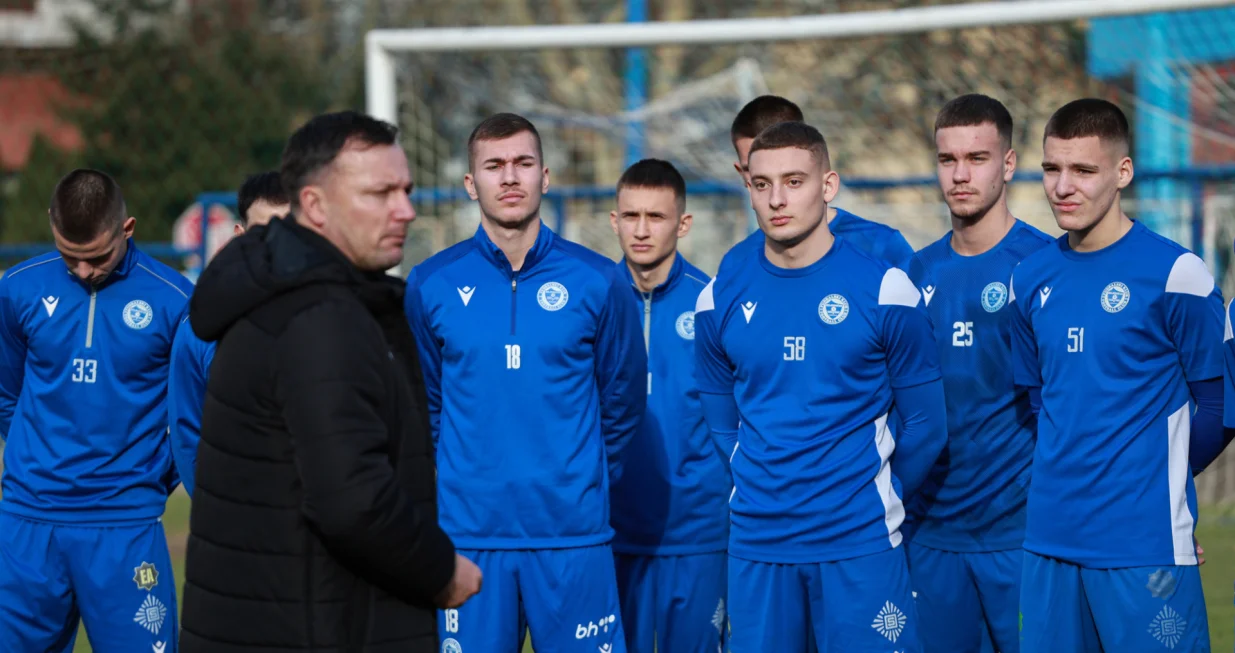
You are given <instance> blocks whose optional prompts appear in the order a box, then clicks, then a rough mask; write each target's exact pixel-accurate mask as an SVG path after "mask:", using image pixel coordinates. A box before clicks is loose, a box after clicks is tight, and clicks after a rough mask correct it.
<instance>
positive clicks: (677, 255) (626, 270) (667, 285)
mask: <svg viewBox="0 0 1235 653" xmlns="http://www.w3.org/2000/svg"><path fill="white" fill-rule="evenodd" d="M618 265H620V266H622V275H623V276H624V277H625V279H626V283H629V284H630V287H631V288H632V289H634V291H635V292H636V293H638V294H640V295H642V294H643V291H642V290H639V286H638V285H636V284H635V275H634V274H632V273H631V271H630V266H629V265H627V263H626V258H625V257H623V258H622V260H621V261H619V262H618ZM685 274H686V264H685V259H683V258H682V253H681V252H674V253H673V267H670V268H669V276H668V277H665V280H664V281H662V282H661V283H660V285H658V286H656V287H655V288H653V289H652V296H653V297H655V296H656V295H664V294H665V293H667V292H669V291H670V290H672V289H673V287H674V286H676V285H677V283H678V281H680V280H681V278H682V276H683V275H685Z"/></svg>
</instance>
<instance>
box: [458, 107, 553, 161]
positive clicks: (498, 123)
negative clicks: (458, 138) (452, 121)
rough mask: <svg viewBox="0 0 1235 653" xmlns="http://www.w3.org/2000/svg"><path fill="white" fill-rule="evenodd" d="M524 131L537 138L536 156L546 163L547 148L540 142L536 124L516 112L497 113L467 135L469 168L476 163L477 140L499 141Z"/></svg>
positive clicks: (481, 122)
mask: <svg viewBox="0 0 1235 653" xmlns="http://www.w3.org/2000/svg"><path fill="white" fill-rule="evenodd" d="M523 132H530V133H531V134H532V136H534V137H535V138H536V158H538V159H540V161H541V163H544V160H545V150H544V147H542V146H541V144H540V132H538V131H536V125H533V124H532V121H530V120H528V119H527V118H524V117H523V116H520V115H518V114H515V113H497V114H494V115H492V116H489V117H488V118H485V119H484V120H482V121H480V124H479V125H476V129H473V130H472V135H471V136H468V137H467V166H468V168H471V167H472V166H473V165H474V164H475V163H476V162H475V161H474V160H473V158H472V157H473V155H474V154H475V152H476V150H475V147H474V146H475V145H476V143H477V141H499V140H502V139H503V138H510V137H511V136H514V135H515V134H521V133H523Z"/></svg>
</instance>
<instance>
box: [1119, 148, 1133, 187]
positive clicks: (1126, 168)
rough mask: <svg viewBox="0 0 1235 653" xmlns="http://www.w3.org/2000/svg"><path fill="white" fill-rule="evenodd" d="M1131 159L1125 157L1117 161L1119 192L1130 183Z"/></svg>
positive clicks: (1131, 172)
mask: <svg viewBox="0 0 1235 653" xmlns="http://www.w3.org/2000/svg"><path fill="white" fill-rule="evenodd" d="M1132 176H1133V170H1132V157H1128V156H1125V157H1124V158H1122V159H1120V160H1119V186H1118V188H1119V189H1120V190H1123V189H1125V188H1127V187H1128V184H1130V183H1132Z"/></svg>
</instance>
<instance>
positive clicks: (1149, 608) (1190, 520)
mask: <svg viewBox="0 0 1235 653" xmlns="http://www.w3.org/2000/svg"><path fill="white" fill-rule="evenodd" d="M1044 138H1045V144H1044V151H1043V160H1042V169H1043V171H1044V173H1045V176H1044V178H1043V186H1044V187H1045V190H1046V197H1047V200H1049V201H1050V204H1051V210H1052V211H1053V212H1054V214H1055V220H1056V221H1057V223H1058V224H1059V226H1060V228H1062V229H1063V230H1065V231H1066V232H1067V233H1066V234H1065V235H1063V236H1061V237H1060V238H1059V239H1058V240H1057V241H1056V242H1055V243H1053V244H1052V245H1050V246H1049V247H1046V248H1044V249H1040V250H1038V251H1037V252H1036V253H1034V254H1031V255H1030V256H1028V257H1027V258H1025V260H1023V261H1021V263H1020V264H1019V265H1018V266H1017V267H1016V269H1015V270H1014V272H1013V276H1012V279H1011V283H1010V284H1009V286H1010V287H1009V291H1008V292H1009V297H1010V304H1009V307H1010V308H1012V309H1013V310H1014V321H1013V338H1012V348H1013V352H1014V357H1013V358H1014V361H1013V362H1014V365H1015V370H1014V374H1015V380H1016V384H1017V385H1020V386H1024V387H1026V388H1041V390H1040V392H1041V409H1040V412H1039V414H1038V437H1037V446H1036V448H1035V449H1034V458H1033V467H1032V469H1031V473H1032V476H1033V482H1032V483H1031V484H1030V487H1029V498H1028V508H1027V520H1026V527H1025V544H1024V548H1025V553H1024V557H1025V562H1024V573H1023V575H1022V577H1021V612H1022V613H1023V619H1024V621H1023V627H1022V640H1021V651H1022V652H1023V653H1039V652H1046V651H1081V652H1083V651H1099V650H1105V651H1121V652H1125V651H1126V652H1129V653H1136V652H1137V651H1161V650H1164V649H1176V650H1182V651H1199V650H1208V649H1209V625H1208V619H1207V616H1206V613H1205V601H1204V596H1203V595H1202V591H1201V576H1200V572H1199V570H1198V569H1197V553H1196V549H1195V543H1194V540H1193V531H1194V529H1195V526H1196V519H1197V509H1196V491H1195V488H1194V486H1193V483H1192V476H1193V471H1194V470H1199V469H1203V468H1204V467H1205V466H1206V465H1208V464H1209V462H1210V460H1206V459H1203V458H1201V457H1200V456H1201V454H1203V453H1204V452H1211V455H1216V453H1213V452H1214V451H1215V450H1216V449H1217V448H1216V447H1213V446H1211V445H1210V443H1212V442H1215V441H1221V439H1222V380H1221V377H1222V368H1223V365H1222V353H1221V349H1220V348H1219V346H1218V344H1217V343H1219V342H1220V341H1221V333H1222V322H1223V319H1222V297H1221V293H1220V291H1219V290H1218V288H1217V287H1216V286H1215V284H1214V279H1213V276H1211V275H1210V273H1209V271H1208V270H1207V269H1206V268H1205V263H1204V262H1203V261H1202V260H1201V259H1200V258H1199V257H1197V256H1196V255H1195V254H1193V253H1191V252H1189V251H1188V250H1186V249H1185V248H1183V247H1181V246H1179V245H1178V244H1176V243H1174V242H1172V241H1170V240H1168V239H1166V238H1164V237H1162V236H1159V235H1157V234H1155V233H1153V232H1151V231H1150V230H1149V229H1148V228H1146V227H1145V225H1144V224H1142V223H1140V222H1134V221H1132V220H1130V219H1128V217H1127V216H1126V215H1124V213H1123V211H1122V210H1121V209H1120V205H1119V200H1120V196H1121V191H1122V190H1123V189H1124V188H1126V187H1127V186H1128V184H1129V183H1130V182H1131V181H1132V176H1133V167H1132V160H1131V159H1130V158H1129V157H1128V121H1127V119H1126V118H1125V117H1124V114H1123V112H1122V111H1120V110H1119V108H1118V107H1116V106H1115V105H1113V104H1111V103H1110V102H1107V101H1105V100H1097V99H1083V100H1076V101H1074V102H1071V103H1068V104H1066V105H1064V106H1063V107H1062V108H1060V109H1059V110H1058V111H1056V112H1055V114H1054V115H1053V116H1051V118H1050V120H1049V121H1048V122H1047V124H1046V130H1045V137H1044Z"/></svg>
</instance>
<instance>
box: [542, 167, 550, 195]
mask: <svg viewBox="0 0 1235 653" xmlns="http://www.w3.org/2000/svg"><path fill="white" fill-rule="evenodd" d="M547 192H549V166H545V168H544V169H543V170H541V173H540V194H541V195H544V194H545V193H547Z"/></svg>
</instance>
